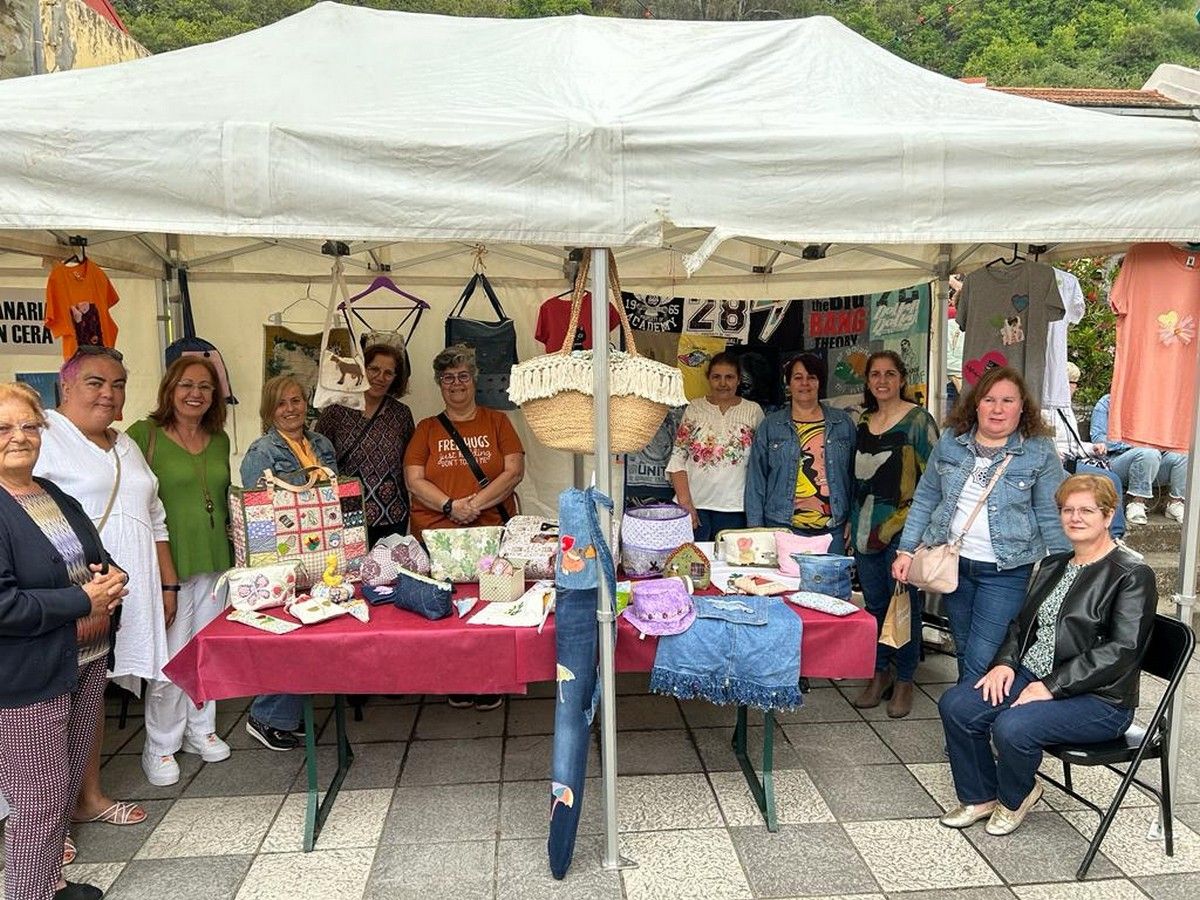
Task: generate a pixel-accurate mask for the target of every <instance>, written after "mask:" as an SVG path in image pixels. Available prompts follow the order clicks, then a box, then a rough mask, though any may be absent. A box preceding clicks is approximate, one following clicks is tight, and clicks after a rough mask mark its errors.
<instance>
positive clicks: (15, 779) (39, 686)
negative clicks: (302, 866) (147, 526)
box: [0, 384, 127, 900]
mask: <svg viewBox="0 0 1200 900" xmlns="http://www.w3.org/2000/svg"><path fill="white" fill-rule="evenodd" d="M45 427H46V416H45V413H43V411H42V405H41V402H40V401H39V400H38V396H37V394H36V393H35V392H34V391H32V390H31V389H29V388H28V387H26V386H24V385H20V384H0V792H2V793H3V794H4V796H6V797H7V798H8V799H9V800H11V801H12V805H13V810H14V813H13V815H12V817H11V818H10V819H9V820H8V824H7V826H6V828H7V833H6V835H5V846H4V896H5V900H50V898H56V900H95V898H99V897H100V896H102V892H101V891H100V889H99V888H96V887H93V886H92V885H89V884H72V883H68V882H66V881H64V880H63V878H62V867H63V842H64V841H65V840H66V835H67V816H68V814H69V813H70V812H71V811H72V810H73V809H74V808H75V797H76V796H77V795H78V793H79V787H80V784H81V782H82V781H83V772H84V768H85V767H86V765H87V760H88V757H89V756H90V755H91V749H92V745H93V744H94V743H95V734H96V719H97V716H99V715H103V707H104V684H105V679H104V669H105V666H106V665H111V664H112V661H111V655H112V647H113V643H114V638H115V631H116V617H115V613H116V612H117V608H118V607H119V606H120V604H121V598H122V597H123V596H124V595H125V593H126V590H125V582H126V580H127V579H126V576H125V573H124V572H122V571H121V570H120V569H118V568H117V567H116V566H115V565H112V560H111V559H110V558H109V556H108V554H107V553H106V552H105V550H104V547H103V546H102V545H101V543H100V536H99V535H98V534H97V533H96V529H95V527H94V526H93V525H92V522H91V520H90V519H89V518H88V517H87V514H86V513H85V512H84V511H83V509H82V508H81V507H80V505H79V504H78V503H77V502H76V501H75V500H73V499H72V498H71V497H69V496H67V495H66V494H65V493H63V492H62V491H61V490H59V489H58V487H57V486H55V484H54V483H53V482H51V481H48V480H46V479H44V478H34V477H33V468H34V465H35V464H36V463H37V460H38V455H39V453H40V451H41V446H42V431H43V430H44V429H45Z"/></svg>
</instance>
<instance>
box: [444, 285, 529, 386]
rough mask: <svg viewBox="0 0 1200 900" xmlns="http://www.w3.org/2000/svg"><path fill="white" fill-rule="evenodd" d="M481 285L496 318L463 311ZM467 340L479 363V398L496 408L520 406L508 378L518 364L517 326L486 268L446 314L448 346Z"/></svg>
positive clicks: (465, 342) (477, 364)
mask: <svg viewBox="0 0 1200 900" xmlns="http://www.w3.org/2000/svg"><path fill="white" fill-rule="evenodd" d="M477 288H483V293H484V294H485V295H486V296H487V298H488V300H489V301H490V302H491V304H492V311H493V312H494V313H495V314H496V321H495V322H486V321H483V320H481V319H468V318H467V317H466V316H465V315H463V313H464V312H465V311H466V309H467V303H469V302H470V300H471V297H472V296H474V294H475V290H476V289H477ZM451 344H466V345H467V346H468V347H472V348H474V350H475V365H476V366H477V367H478V368H479V375H478V377H476V379H475V402H476V403H478V404H479V405H480V406H489V407H491V408H492V409H516V408H517V404H515V403H513V402H512V401H511V400H510V399H509V398H508V381H509V377H510V374H511V372H512V367H513V366H515V365H516V364H517V328H516V325H515V324H514V323H513V320H512V319H510V318H509V317H508V316H507V315H505V313H504V307H502V306H501V305H500V300H499V298H497V297H496V292H495V291H494V290H493V289H492V283H491V282H490V281H488V277H487V276H486V275H484V274H483V273H482V272H476V273H475V274H474V275H472V276H471V280H470V281H468V282H467V286H466V287H465V288H463V292H462V296H460V297H459V298H458V303H456V304H455V305H454V308H453V309H452V310H450V315H448V316H447V317H446V346H447V347H449V346H450V345H451Z"/></svg>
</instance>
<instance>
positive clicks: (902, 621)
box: [879, 582, 912, 647]
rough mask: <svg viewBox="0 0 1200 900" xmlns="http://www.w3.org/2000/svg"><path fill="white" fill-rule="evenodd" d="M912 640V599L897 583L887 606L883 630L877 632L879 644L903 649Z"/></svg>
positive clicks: (906, 589)
mask: <svg viewBox="0 0 1200 900" xmlns="http://www.w3.org/2000/svg"><path fill="white" fill-rule="evenodd" d="M911 639H912V598H911V597H910V596H909V594H908V588H907V587H905V586H904V585H903V584H901V583H899V582H897V583H896V590H895V591H893V592H892V602H891V603H889V604H888V611H887V615H886V616H884V619H883V628H882V629H881V630H880V632H879V643H881V644H887V646H889V647H903V646H904V645H905V644H907V643H908V642H909V641H910V640H911Z"/></svg>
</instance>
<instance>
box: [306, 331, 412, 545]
mask: <svg viewBox="0 0 1200 900" xmlns="http://www.w3.org/2000/svg"><path fill="white" fill-rule="evenodd" d="M363 359H364V361H365V362H366V365H367V392H366V409H363V410H361V411H360V410H357V409H350V408H349V407H348V406H342V405H340V404H334V405H333V406H329V407H327V408H326V409H324V410H323V411H322V412H321V415H320V417H319V418H318V419H317V424H316V430H317V432H319V433H320V434H323V435H325V436H326V437H327V438H329V440H330V441H332V442H333V449H334V450H335V451H337V468H338V472H339V473H341V474H343V475H355V476H357V477H358V478H359V479H361V481H362V486H363V494H364V496H363V509H364V512H365V514H366V521H367V540H368V542H369V543H370V544H372V545H374V544H375V542H376V541H378V540H379V539H380V538H382V537H385V536H387V535H389V534H405V533H406V532H407V531H408V491H407V490H405V488H404V451H405V450H406V449H407V448H408V442H409V441H410V440H412V436H413V430H414V426H413V415H412V410H410V409H409V408H408V406H407V404H404V403H401V402H400V398H401V397H403V396H404V395H405V393H407V391H408V362H407V360H406V359H405V358H404V356H403V355H402V354H401V352H400V351H399V350H397V349H396V348H395V347H392V346H390V345H388V344H371V345H370V346H369V347H367V349H366V350H365V351H363Z"/></svg>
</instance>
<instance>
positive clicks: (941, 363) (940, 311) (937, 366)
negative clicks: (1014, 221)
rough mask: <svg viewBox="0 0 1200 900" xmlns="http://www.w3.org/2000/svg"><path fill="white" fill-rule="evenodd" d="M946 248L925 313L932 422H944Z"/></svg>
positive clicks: (945, 247) (947, 303) (947, 302)
mask: <svg viewBox="0 0 1200 900" xmlns="http://www.w3.org/2000/svg"><path fill="white" fill-rule="evenodd" d="M951 274H953V273H952V272H951V271H950V245H949V244H943V245H942V246H941V248H940V250H939V251H938V263H937V281H936V282H935V283H934V289H933V302H932V303H930V309H929V378H928V381H929V383H928V385H927V386H926V390H928V392H929V401H928V404H927V406H928V409H929V414H930V415H932V416H933V418H934V420H935V421H938V422H941V421H943V420H944V419H945V418H946V413H947V412H948V411H949V410H947V409H946V329H947V328H950V327H956V326H951V325H949V323H948V320H947V319H946V315H947V312H948V311H949V309H950V276H951Z"/></svg>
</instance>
